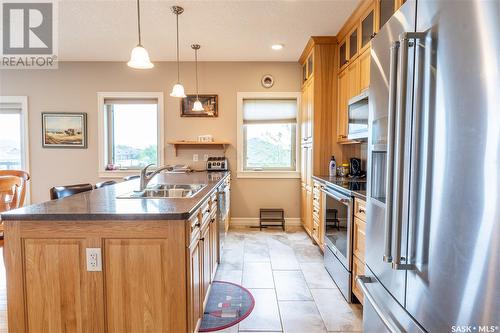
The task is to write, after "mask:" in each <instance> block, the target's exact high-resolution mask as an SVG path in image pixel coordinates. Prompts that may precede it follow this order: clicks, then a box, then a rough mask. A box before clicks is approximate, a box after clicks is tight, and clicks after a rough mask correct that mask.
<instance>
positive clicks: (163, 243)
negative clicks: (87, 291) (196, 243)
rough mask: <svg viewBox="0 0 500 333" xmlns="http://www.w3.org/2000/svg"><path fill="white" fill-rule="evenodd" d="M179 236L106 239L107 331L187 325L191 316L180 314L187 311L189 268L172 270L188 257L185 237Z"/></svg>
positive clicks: (176, 329) (172, 329) (174, 329)
mask: <svg viewBox="0 0 500 333" xmlns="http://www.w3.org/2000/svg"><path fill="white" fill-rule="evenodd" d="M177 242H178V241H177V240H171V239H105V240H104V251H103V253H104V260H103V267H104V273H105V274H104V287H105V291H106V292H105V300H106V321H107V331H108V332H184V331H186V324H187V323H186V320H179V318H186V317H187V316H186V309H187V306H186V287H185V286H186V280H187V279H186V274H185V271H184V269H182V270H181V271H179V272H178V274H177V275H172V274H170V275H168V274H167V272H172V271H173V270H174V267H175V266H177V267H178V266H180V265H182V264H181V263H184V262H185V256H184V255H185V252H184V251H185V245H184V239H182V246H177V244H178V243H177ZM174 245H175V246H174ZM179 249H182V252H180V250H179ZM180 259H182V261H181V260H180ZM182 266H183V265H182ZM179 286H183V287H181V288H180V287H179Z"/></svg>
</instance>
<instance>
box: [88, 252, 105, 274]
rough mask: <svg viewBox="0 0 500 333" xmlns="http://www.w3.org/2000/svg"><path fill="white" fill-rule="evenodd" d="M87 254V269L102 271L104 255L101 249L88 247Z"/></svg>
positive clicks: (89, 270)
mask: <svg viewBox="0 0 500 333" xmlns="http://www.w3.org/2000/svg"><path fill="white" fill-rule="evenodd" d="M85 250H86V254H87V271H88V272H101V271H102V257H101V249H100V248H98V247H96V248H86V249H85Z"/></svg>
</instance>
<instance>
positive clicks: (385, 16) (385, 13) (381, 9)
mask: <svg viewBox="0 0 500 333" xmlns="http://www.w3.org/2000/svg"><path fill="white" fill-rule="evenodd" d="M395 9H396V0H378V21H379V22H378V29H381V28H382V27H383V26H384V24H385V23H386V22H387V21H389V19H390V18H391V16H392V14H394V11H395Z"/></svg>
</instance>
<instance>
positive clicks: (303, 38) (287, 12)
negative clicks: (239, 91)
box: [58, 0, 360, 61]
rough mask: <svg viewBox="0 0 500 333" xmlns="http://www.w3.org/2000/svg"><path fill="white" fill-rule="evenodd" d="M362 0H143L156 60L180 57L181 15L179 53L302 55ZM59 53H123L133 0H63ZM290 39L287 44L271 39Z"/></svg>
mask: <svg viewBox="0 0 500 333" xmlns="http://www.w3.org/2000/svg"><path fill="white" fill-rule="evenodd" d="M359 1H360V0H323V1H314V0H310V1H304V0H302V1H299V0H297V1H291V0H290V1H257V0H253V1H236V0H233V1H229V0H224V1H209V0H205V1H177V2H172V1H151V0H142V1H141V20H142V40H143V45H144V47H145V48H146V49H147V50H148V51H149V53H150V56H151V59H152V60H153V61H160V60H162V61H169V60H175V16H174V15H173V14H172V13H171V10H170V6H172V5H180V6H182V7H184V9H185V11H184V14H182V15H181V16H180V17H179V26H180V44H181V60H183V61H189V60H192V58H193V51H192V50H191V48H190V45H191V44H192V43H198V44H201V46H202V48H201V50H200V52H199V58H200V60H201V61H296V60H297V59H298V58H299V56H300V53H301V52H302V49H303V48H304V46H305V44H306V43H307V40H308V38H309V36H322V35H325V36H326V35H335V34H336V33H337V32H338V30H339V29H340V27H341V26H342V24H343V23H344V22H345V20H346V19H347V18H348V17H349V15H350V14H351V13H352V12H353V10H354V9H355V7H356V6H357V4H358V3H359ZM58 7H59V8H58V10H59V59H60V60H66V61H68V60H69V61H83V60H85V61H86V60H90V61H125V60H127V59H128V57H129V54H130V50H131V49H132V48H133V47H134V46H135V45H136V44H137V14H136V2H135V1H134V0H113V1H103V0H87V1H81V0H77V1H73V0H61V1H60V2H59V6H58ZM275 43H281V44H284V45H285V47H284V48H283V50H281V51H273V50H272V49H271V45H272V44H275Z"/></svg>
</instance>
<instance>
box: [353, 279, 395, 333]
mask: <svg viewBox="0 0 500 333" xmlns="http://www.w3.org/2000/svg"><path fill="white" fill-rule="evenodd" d="M374 282H376V281H374V279H372V278H371V277H369V276H365V275H358V277H357V278H356V283H357V284H358V286H359V288H360V289H361V291H362V292H363V295H364V296H365V299H367V300H368V302H370V304H371V306H372V307H373V309H374V310H375V312H376V313H377V315H378V316H379V318H380V319H381V320H382V322H383V323H384V325H385V327H387V329H388V330H389V331H391V332H393V333H395V332H397V333H403V331H401V330H400V329H399V327H398V324H397V323H395V322H394V319H392V317H390V316H389V315H386V314H385V313H384V311H383V310H382V309H381V308H380V306H379V305H378V303H377V302H376V301H375V300H374V298H373V295H372V294H371V293H370V291H369V290H368V288H367V287H366V284H368V283H374Z"/></svg>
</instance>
